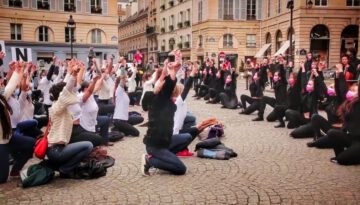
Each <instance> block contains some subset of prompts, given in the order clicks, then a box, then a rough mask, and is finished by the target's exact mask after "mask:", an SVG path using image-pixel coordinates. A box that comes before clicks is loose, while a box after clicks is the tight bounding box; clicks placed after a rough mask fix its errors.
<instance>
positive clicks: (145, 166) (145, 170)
mask: <svg viewBox="0 0 360 205" xmlns="http://www.w3.org/2000/svg"><path fill="white" fill-rule="evenodd" d="M150 167H151V166H150V164H149V159H148V155H146V154H143V155H142V157H141V167H140V169H141V174H142V175H143V176H150V172H149V170H150Z"/></svg>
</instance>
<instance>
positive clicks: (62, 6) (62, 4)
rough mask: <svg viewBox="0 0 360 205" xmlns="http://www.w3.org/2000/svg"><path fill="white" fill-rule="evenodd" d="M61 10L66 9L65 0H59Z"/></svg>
mask: <svg viewBox="0 0 360 205" xmlns="http://www.w3.org/2000/svg"><path fill="white" fill-rule="evenodd" d="M58 6H59V7H58V8H59V11H64V0H59V5H58Z"/></svg>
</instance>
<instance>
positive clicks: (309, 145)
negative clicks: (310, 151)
mask: <svg viewBox="0 0 360 205" xmlns="http://www.w3.org/2000/svg"><path fill="white" fill-rule="evenodd" d="M314 142H315V141H312V142H308V143H306V146H308V147H315V143H314Z"/></svg>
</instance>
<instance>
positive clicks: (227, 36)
mask: <svg viewBox="0 0 360 205" xmlns="http://www.w3.org/2000/svg"><path fill="white" fill-rule="evenodd" d="M223 37H224V41H223V46H224V47H230V48H232V47H233V40H232V39H233V36H232V35H231V34H225V35H224V36H223Z"/></svg>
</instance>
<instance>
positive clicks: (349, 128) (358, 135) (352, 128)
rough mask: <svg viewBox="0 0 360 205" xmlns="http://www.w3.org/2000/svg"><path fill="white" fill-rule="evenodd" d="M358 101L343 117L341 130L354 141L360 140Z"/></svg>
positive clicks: (359, 107) (359, 103)
mask: <svg viewBox="0 0 360 205" xmlns="http://www.w3.org/2000/svg"><path fill="white" fill-rule="evenodd" d="M359 125H360V101H359V100H357V102H355V103H354V104H353V106H352V109H351V111H350V112H349V113H348V114H347V115H345V118H344V124H343V130H344V132H346V133H348V134H349V135H350V136H351V137H353V139H354V140H358V141H359V140H360V126H359Z"/></svg>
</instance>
